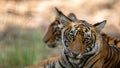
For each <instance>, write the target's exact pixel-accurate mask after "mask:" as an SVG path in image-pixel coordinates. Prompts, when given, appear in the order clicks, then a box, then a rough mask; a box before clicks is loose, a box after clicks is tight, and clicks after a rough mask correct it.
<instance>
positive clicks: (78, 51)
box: [62, 21, 106, 59]
mask: <svg viewBox="0 0 120 68" xmlns="http://www.w3.org/2000/svg"><path fill="white" fill-rule="evenodd" d="M105 24H106V21H103V22H100V23H97V24H95V25H91V24H89V23H82V22H81V23H78V24H75V23H70V24H68V26H66V27H65V28H64V29H63V30H62V42H63V45H64V46H65V49H66V51H67V53H68V54H69V56H70V57H73V58H76V59H78V58H83V57H84V58H85V56H86V57H88V56H89V57H90V56H92V55H94V54H95V53H96V52H97V51H98V50H99V45H100V41H101V39H100V32H101V30H102V29H103V27H104V25H105Z"/></svg>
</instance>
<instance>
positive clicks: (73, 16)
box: [68, 13, 77, 22]
mask: <svg viewBox="0 0 120 68" xmlns="http://www.w3.org/2000/svg"><path fill="white" fill-rule="evenodd" d="M68 18H70V19H71V20H72V21H73V22H74V21H77V17H76V15H75V14H74V13H69V14H68Z"/></svg>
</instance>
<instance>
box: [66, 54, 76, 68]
mask: <svg viewBox="0 0 120 68" xmlns="http://www.w3.org/2000/svg"><path fill="white" fill-rule="evenodd" d="M64 54H65V53H64ZM65 57H66V59H67V61H68V63H69V64H70V66H72V68H74V66H73V64H72V63H71V62H70V61H69V59H68V57H69V56H67V55H66V54H65Z"/></svg>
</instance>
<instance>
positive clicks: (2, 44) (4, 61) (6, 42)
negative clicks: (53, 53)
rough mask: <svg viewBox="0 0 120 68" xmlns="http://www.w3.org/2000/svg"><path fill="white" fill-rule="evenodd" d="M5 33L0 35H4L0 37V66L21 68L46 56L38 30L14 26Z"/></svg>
mask: <svg viewBox="0 0 120 68" xmlns="http://www.w3.org/2000/svg"><path fill="white" fill-rule="evenodd" d="M5 33H7V34H5ZM5 33H3V35H1V36H4V37H1V38H2V40H1V41H0V48H3V49H2V52H0V68H1V67H5V68H19V67H20V68H22V67H24V66H29V65H31V64H34V63H35V62H37V61H38V60H40V59H42V58H45V57H46V56H47V55H46V56H45V53H46V52H47V51H48V50H46V47H45V46H44V45H45V44H44V43H43V41H42V38H41V36H40V31H39V30H37V29H28V30H23V29H20V28H18V27H14V28H13V29H10V28H9V30H7V32H5ZM4 34H5V35H4ZM43 54H44V56H43Z"/></svg>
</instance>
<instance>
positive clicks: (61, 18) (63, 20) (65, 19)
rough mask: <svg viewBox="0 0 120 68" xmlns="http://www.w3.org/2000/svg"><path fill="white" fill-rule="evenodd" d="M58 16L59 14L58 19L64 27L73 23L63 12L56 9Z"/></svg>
mask: <svg viewBox="0 0 120 68" xmlns="http://www.w3.org/2000/svg"><path fill="white" fill-rule="evenodd" d="M55 11H56V14H57V19H58V20H59V22H60V23H62V24H63V25H68V24H69V23H70V22H72V20H71V19H69V18H68V17H67V16H65V15H64V14H63V13H62V11H60V10H59V9H57V8H55Z"/></svg>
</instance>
